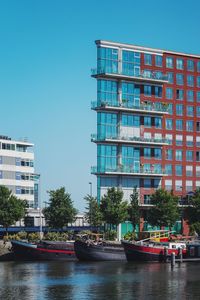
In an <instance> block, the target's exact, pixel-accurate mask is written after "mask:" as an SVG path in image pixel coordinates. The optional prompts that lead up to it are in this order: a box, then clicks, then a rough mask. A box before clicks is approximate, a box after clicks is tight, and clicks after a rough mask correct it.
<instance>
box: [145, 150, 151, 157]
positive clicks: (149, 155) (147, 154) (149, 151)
mask: <svg viewBox="0 0 200 300" xmlns="http://www.w3.org/2000/svg"><path fill="white" fill-rule="evenodd" d="M144 157H145V158H151V148H144Z"/></svg>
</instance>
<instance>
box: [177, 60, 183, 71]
mask: <svg viewBox="0 0 200 300" xmlns="http://www.w3.org/2000/svg"><path fill="white" fill-rule="evenodd" d="M183 67H184V65H183V59H181V58H177V59H176V68H177V69H178V70H183Z"/></svg>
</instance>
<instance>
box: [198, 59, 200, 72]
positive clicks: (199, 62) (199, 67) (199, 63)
mask: <svg viewBox="0 0 200 300" xmlns="http://www.w3.org/2000/svg"><path fill="white" fill-rule="evenodd" d="M197 72H200V61H198V62H197Z"/></svg>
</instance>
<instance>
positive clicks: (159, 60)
mask: <svg viewBox="0 0 200 300" xmlns="http://www.w3.org/2000/svg"><path fill="white" fill-rule="evenodd" d="M162 63H163V58H162V56H161V55H155V65H156V67H162Z"/></svg>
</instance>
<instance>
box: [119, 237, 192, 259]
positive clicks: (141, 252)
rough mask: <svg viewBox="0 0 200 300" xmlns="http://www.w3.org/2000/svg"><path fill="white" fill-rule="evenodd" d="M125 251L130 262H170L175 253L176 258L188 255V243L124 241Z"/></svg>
mask: <svg viewBox="0 0 200 300" xmlns="http://www.w3.org/2000/svg"><path fill="white" fill-rule="evenodd" d="M122 244H123V246H124V251H125V254H126V258H127V260H128V261H142V262H148V261H149V262H153V261H154V262H162V261H167V260H170V258H171V254H172V253H175V258H180V254H181V252H182V255H183V257H185V255H186V242H165V243H158V242H143V241H139V242H129V241H122Z"/></svg>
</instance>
